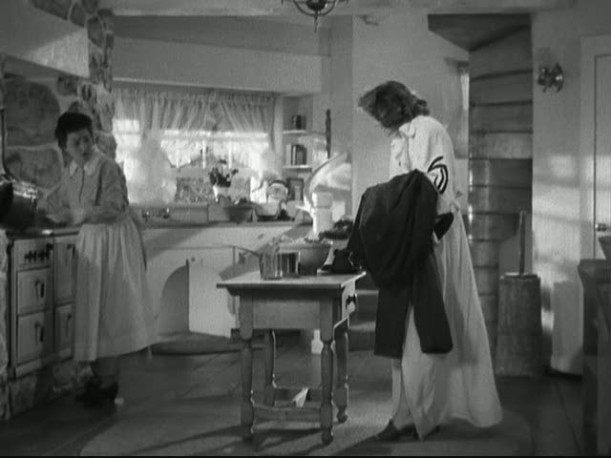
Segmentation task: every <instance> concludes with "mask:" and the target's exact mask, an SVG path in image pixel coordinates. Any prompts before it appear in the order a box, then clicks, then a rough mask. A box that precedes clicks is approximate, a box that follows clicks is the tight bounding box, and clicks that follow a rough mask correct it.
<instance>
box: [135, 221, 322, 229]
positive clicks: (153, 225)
mask: <svg viewBox="0 0 611 458" xmlns="http://www.w3.org/2000/svg"><path fill="white" fill-rule="evenodd" d="M311 225H312V223H311V222H305V221H252V222H244V223H232V222H230V221H208V222H207V223H199V222H191V221H176V220H164V221H159V222H157V221H152V222H147V223H146V224H145V225H144V230H147V229H174V228H178V229H180V228H185V229H197V228H207V227H244V228H247V227H265V226H272V227H278V226H287V227H293V226H311Z"/></svg>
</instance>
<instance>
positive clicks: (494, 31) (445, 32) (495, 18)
mask: <svg viewBox="0 0 611 458" xmlns="http://www.w3.org/2000/svg"><path fill="white" fill-rule="evenodd" d="M428 25H429V30H430V31H431V32H434V33H436V34H437V35H440V36H442V37H443V38H445V39H446V40H448V41H449V42H451V43H454V44H455V45H457V46H459V47H460V48H462V49H464V50H466V51H475V50H476V49H478V48H481V47H483V46H486V45H487V44H490V43H492V42H494V41H496V40H499V39H500V38H503V37H506V36H508V35H511V34H512V33H515V32H517V31H518V30H521V29H524V28H528V27H530V16H529V15H528V14H432V15H429V17H428Z"/></svg>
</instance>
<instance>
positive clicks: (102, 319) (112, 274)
mask: <svg viewBox="0 0 611 458" xmlns="http://www.w3.org/2000/svg"><path fill="white" fill-rule="evenodd" d="M45 206H46V207H47V210H48V211H50V212H58V211H61V210H63V209H67V208H69V209H72V210H74V209H80V208H84V209H86V210H87V213H88V214H89V215H90V217H91V223H88V224H84V225H83V226H82V227H81V229H80V231H79V234H78V239H77V244H76V262H75V272H74V275H75V282H74V285H75V287H74V342H73V344H74V349H73V357H74V359H75V360H76V361H94V360H96V359H98V358H101V357H111V356H119V355H123V354H126V353H131V352H134V351H137V350H141V349H143V348H145V347H147V346H149V345H151V344H152V343H154V341H155V316H154V312H153V309H152V303H151V300H150V297H149V290H148V283H147V279H146V272H145V264H144V262H145V261H144V251H143V243H142V238H141V234H140V232H139V230H138V228H137V226H136V224H135V222H134V219H133V218H132V216H131V213H130V211H129V203H128V200H127V187H126V185H125V177H124V175H123V173H122V171H121V169H120V168H119V166H118V165H117V164H116V163H115V162H114V161H113V160H112V159H111V158H109V157H107V156H105V155H103V154H102V153H100V152H99V151H96V152H95V154H94V155H93V156H92V157H91V158H90V159H89V160H88V161H87V163H85V164H84V166H83V167H78V166H77V165H76V164H75V163H74V162H72V163H71V164H70V166H69V167H67V169H66V170H65V173H64V175H63V178H62V183H61V185H60V187H59V188H58V190H57V191H56V192H55V193H54V194H53V195H52V196H51V197H49V199H48V200H47V201H46V203H45Z"/></svg>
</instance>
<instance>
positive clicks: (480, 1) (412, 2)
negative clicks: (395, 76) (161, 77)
mask: <svg viewBox="0 0 611 458" xmlns="http://www.w3.org/2000/svg"><path fill="white" fill-rule="evenodd" d="M573 4H574V0H340V3H338V6H337V7H336V8H335V10H334V11H333V12H332V13H331V14H332V15H357V16H361V15H362V16H367V15H376V14H389V13H390V12H393V11H397V10H400V9H406V8H414V7H416V8H423V9H427V10H428V11H429V12H431V13H435V14H483V13H488V14H503V13H529V12H533V11H538V10H543V9H557V8H567V7H570V6H572V5H573ZM99 5H100V8H104V9H111V10H112V11H113V12H114V14H115V15H118V16H268V17H269V16H272V17H278V18H283V19H282V20H289V18H291V17H292V18H295V17H297V18H301V17H303V18H305V19H308V18H307V17H305V16H304V15H303V14H301V13H299V12H298V11H297V10H296V8H295V5H293V1H292V0H99ZM309 20H310V21H311V18H310V19H309Z"/></svg>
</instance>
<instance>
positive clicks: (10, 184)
mask: <svg viewBox="0 0 611 458" xmlns="http://www.w3.org/2000/svg"><path fill="white" fill-rule="evenodd" d="M37 194H38V193H37V190H36V187H34V186H32V185H29V184H27V183H24V182H21V181H17V180H14V179H10V178H8V177H7V176H1V177H0V225H1V226H3V227H8V228H15V229H25V228H27V227H30V226H32V225H33V224H34V219H35V216H36V203H37Z"/></svg>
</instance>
